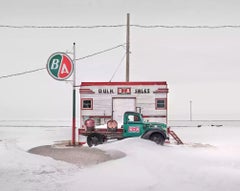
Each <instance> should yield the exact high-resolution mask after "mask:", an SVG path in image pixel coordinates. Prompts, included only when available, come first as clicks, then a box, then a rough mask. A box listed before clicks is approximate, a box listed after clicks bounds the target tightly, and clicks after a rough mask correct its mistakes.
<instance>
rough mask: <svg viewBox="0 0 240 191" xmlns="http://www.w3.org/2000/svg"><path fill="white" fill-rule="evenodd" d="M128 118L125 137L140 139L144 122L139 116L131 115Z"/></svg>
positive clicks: (125, 125) (124, 125) (124, 126)
mask: <svg viewBox="0 0 240 191" xmlns="http://www.w3.org/2000/svg"><path fill="white" fill-rule="evenodd" d="M125 117H126V121H125V123H124V124H123V129H124V131H123V136H124V137H139V136H141V135H142V133H143V122H142V121H141V120H140V118H139V116H138V115H134V114H129V115H128V116H125Z"/></svg>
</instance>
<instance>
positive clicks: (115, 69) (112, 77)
mask: <svg viewBox="0 0 240 191" xmlns="http://www.w3.org/2000/svg"><path fill="white" fill-rule="evenodd" d="M125 57H126V53H124V55H123V57H122V59H121V61H120V63H119V64H118V66H117V68H116V69H115V71H114V73H113V75H112V77H111V79H110V80H109V82H111V81H112V79H113V78H114V76H115V74H116V73H117V71H118V70H119V68H120V66H121V64H122V63H123V60H124V59H125Z"/></svg>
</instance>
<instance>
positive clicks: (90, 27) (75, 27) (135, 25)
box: [0, 24, 240, 29]
mask: <svg viewBox="0 0 240 191" xmlns="http://www.w3.org/2000/svg"><path fill="white" fill-rule="evenodd" d="M126 26H127V25H124V24H118V25H92V26H81V25H65V26H64V25H62V26H61V25H59V26H57V25H52V26H51V25H48V26H47V25H46V26H36V25H0V28H10V29H11V28H12V29H96V28H121V27H126ZM130 27H136V28H167V29H178V28H179V29H181V28H182V29H221V28H240V25H140V24H130Z"/></svg>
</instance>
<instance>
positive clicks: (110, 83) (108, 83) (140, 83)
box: [80, 81, 167, 87]
mask: <svg viewBox="0 0 240 191" xmlns="http://www.w3.org/2000/svg"><path fill="white" fill-rule="evenodd" d="M121 85H123V86H134V85H135V86H137V85H145V86H146V85H150V86H151V85H167V82H165V81H161V82H159V81H154V82H152V81H151V82H82V83H81V84H80V87H82V86H121Z"/></svg>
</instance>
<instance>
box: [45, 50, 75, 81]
mask: <svg viewBox="0 0 240 191" xmlns="http://www.w3.org/2000/svg"><path fill="white" fill-rule="evenodd" d="M47 71H48V73H49V74H50V76H52V77H53V78H54V79H56V80H65V79H67V78H69V77H70V76H71V74H72V72H73V61H72V59H71V58H70V57H69V56H68V55H67V54H65V53H62V52H56V53H54V54H52V55H51V56H50V57H49V58H48V61H47Z"/></svg>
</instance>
